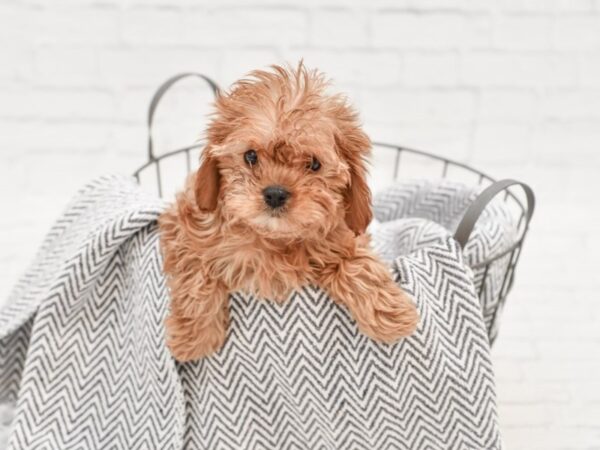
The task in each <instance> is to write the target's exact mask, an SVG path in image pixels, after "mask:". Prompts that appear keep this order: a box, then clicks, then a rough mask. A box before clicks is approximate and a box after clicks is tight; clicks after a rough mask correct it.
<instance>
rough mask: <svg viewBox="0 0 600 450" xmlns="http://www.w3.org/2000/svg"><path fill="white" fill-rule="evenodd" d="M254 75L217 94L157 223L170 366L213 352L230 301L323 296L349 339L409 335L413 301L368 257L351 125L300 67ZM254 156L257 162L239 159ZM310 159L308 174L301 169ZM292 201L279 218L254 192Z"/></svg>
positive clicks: (362, 181)
mask: <svg viewBox="0 0 600 450" xmlns="http://www.w3.org/2000/svg"><path fill="white" fill-rule="evenodd" d="M272 68H273V70H272V71H255V72H252V73H251V75H250V78H248V79H243V80H241V81H238V82H237V83H235V84H234V85H233V86H232V89H231V90H230V91H229V92H228V93H225V94H221V95H219V97H218V98H217V100H216V102H215V106H216V112H215V114H214V116H213V118H212V120H211V123H210V124H209V127H208V131H207V142H208V143H207V145H206V147H205V148H204V150H203V157H202V163H201V166H200V168H199V170H198V171H197V172H196V173H195V174H193V175H192V176H190V178H188V180H187V182H186V186H185V188H184V190H183V191H182V192H180V193H179V194H178V195H177V199H176V201H175V202H174V204H173V205H172V206H171V207H170V208H169V209H168V210H167V211H166V212H165V213H164V214H163V215H162V216H161V218H160V220H159V225H160V231H161V247H162V251H163V255H164V270H165V273H166V274H167V280H168V285H169V289H170V293H171V311H170V315H169V317H168V318H167V321H166V326H167V335H168V345H169V348H170V349H171V352H172V354H173V355H174V356H175V358H176V359H177V360H179V361H188V360H194V359H198V358H200V357H203V356H206V355H209V354H211V353H213V352H215V351H218V350H219V348H221V346H222V345H223V343H224V341H225V338H226V334H227V326H228V297H229V292H232V291H237V290H241V291H246V292H251V293H253V294H255V295H256V296H258V297H261V298H268V299H271V300H274V301H283V300H285V299H286V298H287V297H288V296H289V294H290V292H291V291H292V290H295V289H298V288H299V287H301V286H302V285H306V284H316V285H319V286H321V287H323V288H324V289H325V290H326V291H328V293H329V294H330V295H331V297H332V298H333V299H335V301H336V302H339V303H342V304H344V305H346V307H347V308H348V309H349V310H350V313H351V314H352V316H353V317H354V318H355V319H356V322H357V324H358V327H359V329H360V330H361V331H362V332H363V333H365V334H367V335H368V336H370V337H372V338H373V339H376V340H378V341H383V342H393V341H395V340H397V339H398V338H400V337H402V336H407V335H409V334H410V333H412V332H413V330H414V329H415V328H416V326H417V323H418V315H417V312H416V308H415V306H414V304H413V303H412V301H411V299H410V298H409V297H408V296H407V295H406V294H405V293H404V292H403V291H402V290H401V289H400V288H399V287H398V286H397V284H396V283H394V281H393V280H392V279H391V277H390V272H389V269H388V267H387V266H385V264H384V263H383V262H382V261H380V260H379V259H378V258H377V257H376V256H375V255H374V254H373V253H372V251H371V250H370V249H369V245H368V244H369V240H368V236H367V235H366V234H365V229H366V227H367V225H368V224H369V222H370V220H371V207H370V199H371V195H370V191H369V188H368V186H367V182H366V167H365V158H366V157H367V156H368V155H369V152H370V141H369V139H368V137H367V136H366V135H365V133H364V132H363V131H362V129H361V127H360V124H359V121H358V117H357V114H356V113H355V112H354V110H353V109H352V108H351V107H350V106H349V105H348V103H347V101H346V99H345V98H344V97H343V96H340V95H329V94H327V93H326V92H325V90H326V88H327V82H326V81H325V79H324V77H323V75H322V74H320V73H318V72H317V71H309V70H307V69H306V68H305V67H304V66H303V64H302V63H300V64H299V66H298V67H297V68H296V69H290V68H283V67H279V66H273V67H272ZM248 149H255V150H256V152H257V154H258V163H257V164H255V165H252V166H250V165H248V164H247V163H246V162H245V161H244V153H245V152H246V151H247V150H248ZM312 158H317V159H318V160H319V161H320V163H321V168H320V169H319V170H318V171H317V172H313V171H311V170H310V169H309V168H308V167H307V166H308V165H309V164H310V161H311V160H312ZM273 184H277V185H282V186H285V187H286V189H287V190H288V191H289V192H290V193H291V197H290V199H289V201H288V202H287V203H286V205H285V206H284V208H283V209H282V210H281V211H276V210H272V209H270V208H268V207H267V206H266V205H265V202H264V199H263V196H262V190H263V189H264V188H265V187H266V186H269V185H273Z"/></svg>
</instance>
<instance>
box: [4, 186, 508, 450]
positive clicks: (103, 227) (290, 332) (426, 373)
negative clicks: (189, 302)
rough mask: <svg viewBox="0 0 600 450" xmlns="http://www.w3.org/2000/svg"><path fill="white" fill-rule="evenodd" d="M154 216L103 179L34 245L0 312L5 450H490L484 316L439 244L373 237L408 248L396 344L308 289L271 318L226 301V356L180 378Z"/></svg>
mask: <svg viewBox="0 0 600 450" xmlns="http://www.w3.org/2000/svg"><path fill="white" fill-rule="evenodd" d="M163 208H164V204H163V202H162V201H160V200H158V199H156V198H154V197H153V196H150V195H147V194H145V193H143V191H141V190H140V188H139V187H138V186H137V185H136V184H135V181H134V180H133V179H129V178H126V177H120V176H109V177H103V178H101V179H98V180H96V181H94V182H92V183H90V184H89V185H87V186H86V187H85V188H83V189H82V190H81V191H80V192H79V193H78V194H77V196H76V197H75V199H74V200H73V201H72V203H71V204H70V205H69V206H68V208H67V210H66V211H65V212H64V214H63V215H62V216H61V218H60V219H59V220H58V221H57V223H56V224H55V226H54V227H53V228H52V230H51V231H50V233H49V234H48V236H47V238H46V240H45V241H44V244H43V245H42V247H41V249H40V252H39V254H38V256H37V258H36V260H35V262H34V264H33V265H32V267H31V268H30V270H29V271H28V272H27V273H26V275H25V276H24V277H23V278H22V279H21V281H20V282H19V284H18V285H17V287H16V288H15V289H14V291H13V293H12V295H11V298H10V300H9V302H8V303H7V306H6V307H5V308H3V309H1V310H0V402H2V401H7V400H8V401H15V400H16V402H17V407H16V413H15V418H14V422H13V425H12V432H11V435H10V440H9V448H11V449H21V448H52V449H67V448H86V449H87V448H124V449H125V448H126V449H138V448H139V449H142V448H161V449H162V448H165V449H169V448H173V449H175V448H191V449H192V448H193V449H213V448H224V449H238V448H240V449H242V448H265V449H272V448H277V449H288V448H322V449H353V448H400V449H421V448H423V449H425V448H440V449H442V448H443V449H454V448H456V449H463V448H464V449H480V448H485V449H495V448H500V439H499V432H498V424H497V416H496V400H495V389H494V380H493V372H492V367H491V363H490V358H489V345H488V341H487V335H486V328H485V324H484V321H483V319H482V314H481V309H480V306H479V303H478V299H477V296H476V294H475V289H474V286H473V280H472V277H471V274H470V272H469V270H468V269H467V268H466V266H465V262H464V258H463V255H462V252H461V250H460V248H459V246H458V245H457V244H456V242H455V241H454V240H453V239H452V238H451V237H450V236H449V235H448V233H446V232H445V231H444V230H443V229H442V228H441V227H439V226H437V225H435V224H433V223H431V222H427V221H423V222H415V221H414V220H412V221H407V223H406V224H405V226H403V225H402V224H401V223H399V224H397V225H395V226H397V227H398V230H397V232H393V233H392V232H390V228H389V227H388V228H387V229H386V232H385V233H383V232H382V233H381V234H378V231H377V230H373V233H374V242H375V243H376V244H377V245H378V246H381V247H382V248H389V247H390V246H391V245H392V244H393V245H395V247H394V248H396V249H397V251H400V248H401V247H402V248H403V249H410V252H409V253H408V254H406V255H402V256H397V257H396V258H388V259H389V260H390V261H392V272H393V276H394V277H395V279H396V281H397V282H399V283H401V284H402V286H403V288H404V289H406V290H407V291H408V292H409V293H411V294H412V295H413V296H414V298H415V300H416V303H417V307H418V309H419V311H420V314H421V317H422V320H421V324H420V325H419V328H418V330H417V332H416V333H415V334H414V335H413V336H411V337H410V338H408V339H405V340H403V341H401V342H400V343H398V344H396V345H382V344H378V343H375V342H373V341H371V340H370V339H368V338H367V337H365V336H363V335H362V334H360V333H359V332H358V330H357V328H356V324H355V323H354V322H353V320H352V319H351V317H350V316H349V314H348V313H347V311H345V310H344V309H343V308H342V307H340V306H338V305H336V304H335V303H334V302H332V301H331V299H329V297H328V296H327V294H326V293H324V292H323V291H322V290H321V289H320V288H318V287H316V286H306V287H305V288H303V289H302V290H299V291H298V292H296V293H295V295H293V296H292V298H291V299H290V301H288V302H286V303H284V304H282V305H278V304H273V303H271V302H259V301H257V300H256V299H255V298H253V297H252V296H251V295H247V294H245V293H233V294H232V299H231V302H230V319H231V325H230V331H229V335H228V338H227V341H226V344H225V346H224V347H223V349H222V350H221V351H220V352H219V353H218V354H217V355H215V356H214V357H211V358H206V359H203V360H201V361H198V362H194V363H188V364H183V365H180V364H176V363H175V362H174V361H173V359H172V358H171V357H170V355H169V352H168V349H167V348H166V347H165V342H164V327H163V321H164V317H165V316H166V314H167V308H168V292H167V289H166V286H165V280H164V276H163V273H162V270H161V264H162V258H161V255H160V251H159V245H158V244H159V243H158V233H157V227H156V219H157V217H158V215H159V214H160V212H161V211H162V210H163ZM407 227H408V228H407ZM409 228H410V229H411V230H415V229H418V230H417V231H416V232H413V231H410V232H408V233H407V232H406V230H407V229H409ZM403 230H404V231H403ZM398 236H402V237H401V242H402V245H398V242H399V241H398Z"/></svg>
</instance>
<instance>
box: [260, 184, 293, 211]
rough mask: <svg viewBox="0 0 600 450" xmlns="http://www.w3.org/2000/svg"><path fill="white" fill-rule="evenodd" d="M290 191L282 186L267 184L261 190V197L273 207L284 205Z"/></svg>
mask: <svg viewBox="0 0 600 450" xmlns="http://www.w3.org/2000/svg"><path fill="white" fill-rule="evenodd" d="M289 196H290V193H289V192H288V191H287V190H286V189H285V188H283V187H282V186H276V185H275V186H267V187H266V188H265V189H264V190H263V198H264V200H265V203H266V204H267V205H268V206H269V207H271V208H273V209H275V208H280V207H282V206H283V205H285V202H286V201H287V199H288V198H289Z"/></svg>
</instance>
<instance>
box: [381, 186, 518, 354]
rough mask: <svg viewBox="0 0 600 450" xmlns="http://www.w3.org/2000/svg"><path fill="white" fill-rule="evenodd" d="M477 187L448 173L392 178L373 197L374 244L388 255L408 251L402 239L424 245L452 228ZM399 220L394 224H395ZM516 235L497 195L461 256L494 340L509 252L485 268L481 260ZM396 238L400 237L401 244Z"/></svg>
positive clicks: (507, 244) (501, 249)
mask: <svg viewBox="0 0 600 450" xmlns="http://www.w3.org/2000/svg"><path fill="white" fill-rule="evenodd" d="M482 189H483V188H482V187H481V186H473V185H466V184H463V183H459V182H456V181H452V180H447V179H437V180H423V179H418V180H406V181H402V182H397V183H395V184H394V185H392V186H390V187H389V188H387V189H385V190H383V191H381V192H380V193H378V194H377V195H375V197H374V199H373V203H374V205H373V208H374V212H375V218H376V220H377V221H378V222H379V223H378V224H373V226H372V227H371V229H372V230H377V232H376V233H374V234H373V237H374V246H375V249H376V250H377V251H378V252H379V253H380V254H381V255H382V256H383V257H384V258H385V259H387V260H388V261H389V260H390V259H393V257H394V256H397V255H400V254H404V253H406V252H407V251H409V249H410V245H407V244H410V243H411V242H415V243H416V242H422V243H423V245H427V244H428V243H430V242H433V241H434V240H435V239H437V238H439V237H441V236H444V235H445V233H444V231H443V229H445V230H446V231H447V232H449V233H451V234H454V232H455V231H456V228H457V227H458V224H459V222H460V220H461V219H462V217H463V214H464V213H465V211H466V209H467V208H468V207H469V205H470V204H471V203H472V202H473V200H475V197H477V194H479V192H480V191H481V190H482ZM399 219H403V220H399ZM409 219H410V220H411V221H412V225H410V226H407V225H408V224H409V222H406V220H409ZM398 220H399V222H400V225H399V226H398V225H395V223H396V221H398ZM427 221H432V222H435V223H436V224H438V225H439V226H440V227H442V228H443V229H440V228H435V227H432V226H431V225H427V224H426V222H427ZM405 226H406V227H405ZM398 228H400V229H403V230H404V231H401V230H399V229H398ZM415 232H419V233H424V232H427V233H428V234H429V237H428V238H427V237H426V236H420V237H417V236H414V239H413V236H412V235H411V233H415ZM382 236H387V239H384V240H383V241H382V242H381V243H379V242H377V241H378V240H381V238H382ZM517 238H518V226H517V221H516V218H515V215H514V214H513V213H512V212H511V210H510V209H509V208H508V207H507V205H506V203H505V202H504V201H502V199H501V198H496V199H494V200H493V201H492V202H490V204H489V205H488V206H487V208H486V209H485V210H484V211H483V213H482V214H481V217H480V219H479V220H478V222H477V224H476V225H475V228H474V230H473V233H472V234H471V237H470V239H469V241H468V242H467V245H466V247H465V249H464V257H465V261H466V263H467V265H468V266H469V267H471V268H472V270H473V273H474V282H475V289H476V292H477V293H478V296H479V301H480V304H481V308H482V310H483V317H484V320H485V323H486V328H487V331H488V336H489V338H490V342H493V340H494V339H495V337H496V335H497V333H498V325H499V323H500V321H499V316H500V313H501V310H502V306H503V304H502V302H503V300H504V299H503V295H502V287H503V285H504V283H505V275H506V272H507V268H508V266H509V263H510V258H511V255H510V254H508V255H506V256H504V257H501V258H499V259H497V260H495V261H494V262H492V263H491V264H489V265H488V268H487V270H486V268H485V265H483V263H484V262H485V261H487V260H489V259H490V258H492V257H494V256H496V255H499V254H501V253H502V252H504V251H505V250H507V249H509V248H510V247H511V246H512V245H513V244H514V243H515V242H516V240H517ZM400 240H404V241H405V242H404V243H403V244H400ZM398 246H399V247H398ZM484 280H485V283H484ZM508 288H510V286H506V287H505V290H504V294H506V293H508V291H509V289H508Z"/></svg>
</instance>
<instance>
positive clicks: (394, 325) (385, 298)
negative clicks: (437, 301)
mask: <svg viewBox="0 0 600 450" xmlns="http://www.w3.org/2000/svg"><path fill="white" fill-rule="evenodd" d="M361 306H362V307H359V310H360V313H359V314H357V315H356V320H357V322H358V327H359V328H360V330H361V331H362V332H363V333H365V334H366V335H367V336H369V337H371V338H372V339H374V340H376V341H380V342H386V343H392V342H395V341H397V340H398V339H400V338H402V337H406V336H409V335H411V334H412V333H413V332H414V331H415V330H416V328H417V325H418V324H419V314H418V312H417V308H416V307H415V305H414V303H413V301H412V299H411V298H410V297H409V296H408V294H406V293H405V292H404V291H403V290H402V289H401V288H400V287H399V286H398V285H397V284H396V283H394V282H393V281H392V280H390V282H389V283H387V282H386V283H384V284H383V285H381V286H378V287H373V289H372V298H370V299H369V300H366V301H364V302H363V304H362V305H361Z"/></svg>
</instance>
